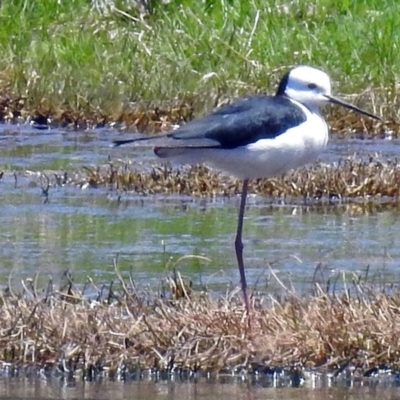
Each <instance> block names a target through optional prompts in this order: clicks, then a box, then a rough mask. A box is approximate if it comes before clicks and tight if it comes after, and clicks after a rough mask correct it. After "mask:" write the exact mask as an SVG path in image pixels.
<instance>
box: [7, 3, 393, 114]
mask: <svg viewBox="0 0 400 400" xmlns="http://www.w3.org/2000/svg"><path fill="white" fill-rule="evenodd" d="M160 3H161V2H158V1H155V0H154V9H153V11H152V13H149V14H147V15H145V16H143V17H140V15H139V14H138V12H137V11H136V10H133V9H131V10H125V11H128V12H129V13H130V14H129V15H130V17H128V16H126V15H123V14H121V13H119V12H108V13H101V12H99V10H98V9H96V8H95V7H93V6H92V5H91V2H90V1H88V0H71V1H62V2H59V1H56V0H48V1H46V2H43V1H39V0H30V1H28V0H25V1H22V0H3V1H2V3H1V8H0V89H1V91H2V92H3V93H7V94H9V95H11V96H13V97H19V96H22V97H27V103H26V106H27V107H28V108H29V107H37V106H38V105H39V104H41V105H42V107H50V105H51V106H52V107H53V108H57V107H69V108H71V109H73V110H77V109H79V110H83V111H90V112H93V111H94V110H96V109H98V110H101V111H102V112H104V113H105V114H106V115H108V116H111V118H112V117H113V116H117V115H119V114H120V113H121V112H123V111H124V110H125V109H127V108H132V103H140V104H142V105H145V106H149V105H151V106H152V107H153V106H164V105H166V104H172V105H175V104H179V103H182V102H185V101H188V102H190V103H191V104H193V105H194V109H195V111H196V112H197V113H202V112H204V111H206V110H208V109H209V108H210V107H212V106H213V105H215V103H217V102H218V101H219V100H221V99H224V98H226V97H231V96H237V95H240V94H243V93H255V92H268V93H271V92H272V91H273V90H274V87H275V84H276V82H277V80H278V79H279V77H280V75H281V74H282V72H283V71H284V70H285V69H286V68H287V67H289V66H291V65H293V64H301V63H304V64H310V65H313V66H317V67H321V68H323V69H325V70H326V71H327V72H328V73H329V74H330V75H331V76H332V78H333V80H334V81H335V82H336V85H335V89H336V90H337V91H339V92H341V93H359V92H363V91H364V90H367V89H373V90H374V91H376V92H377V93H378V92H379V93H380V96H381V97H382V93H383V97H382V100H383V101H385V102H386V104H391V103H393V102H394V101H395V100H396V98H397V92H396V90H397V88H396V82H398V81H399V72H398V71H399V65H400V51H399V48H400V24H399V23H398V21H399V15H400V2H397V1H394V0H392V1H386V2H382V1H380V0H364V1H350V0H339V1H338V0H319V1H318V2H314V3H313V2H309V1H308V0H297V1H289V0H278V1H276V0H250V1H239V0H225V1H224V0H180V1H178V0H175V1H171V2H170V3H169V4H160ZM385 112H387V110H385ZM396 113H397V108H396V109H393V110H391V111H389V116H390V115H391V116H394V115H396Z"/></svg>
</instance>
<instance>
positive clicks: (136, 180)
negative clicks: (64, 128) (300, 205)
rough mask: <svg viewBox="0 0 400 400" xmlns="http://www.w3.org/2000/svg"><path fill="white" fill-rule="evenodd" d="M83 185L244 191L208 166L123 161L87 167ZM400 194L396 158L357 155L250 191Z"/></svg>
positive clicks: (321, 195)
mask: <svg viewBox="0 0 400 400" xmlns="http://www.w3.org/2000/svg"><path fill="white" fill-rule="evenodd" d="M70 182H72V183H75V184H78V185H80V186H84V185H89V186H92V187H97V186H99V185H111V186H113V187H115V188H117V189H119V190H120V191H121V192H123V191H130V192H134V193H142V194H171V193H178V194H186V195H195V196H213V195H223V196H228V195H236V194H238V193H240V191H241V182H240V181H239V180H238V179H235V178H232V177H228V176H224V175H222V174H219V173H217V172H215V171H213V170H211V169H209V168H207V167H205V166H195V167H187V168H185V167H183V168H179V169H173V168H171V167H170V166H168V165H164V166H162V165H158V166H155V167H153V168H152V170H151V171H148V172H143V171H139V170H137V169H136V168H135V166H132V165H130V164H125V163H123V162H116V163H115V164H114V163H110V164H108V165H107V166H104V167H98V168H94V169H91V168H87V169H85V171H84V174H80V175H78V176H75V177H71V179H70ZM399 190H400V165H399V164H398V163H397V160H382V159H381V158H379V157H378V156H371V157H370V158H369V159H367V160H361V159H357V158H355V157H353V158H348V159H343V160H341V161H340V162H339V163H337V164H334V165H332V164H329V165H328V164H316V165H313V166H310V167H305V168H302V169H299V170H296V171H292V172H290V173H288V174H286V175H284V176H282V177H278V178H273V179H258V180H254V181H252V182H251V185H250V192H252V193H256V194H260V195H266V196H271V197H275V198H286V199H287V200H288V199H290V198H308V199H318V200H321V199H322V200H323V199H325V200H328V201H331V200H337V199H338V200H346V199H355V198H357V199H362V200H364V201H369V200H371V199H375V200H376V199H378V200H381V201H383V200H391V201H393V200H396V201H397V199H398V196H399Z"/></svg>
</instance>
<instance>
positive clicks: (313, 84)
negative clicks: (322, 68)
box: [307, 83, 317, 90]
mask: <svg viewBox="0 0 400 400" xmlns="http://www.w3.org/2000/svg"><path fill="white" fill-rule="evenodd" d="M307 86H308V88H309V89H311V90H314V89H316V88H317V85H316V84H315V83H309V84H308V85H307Z"/></svg>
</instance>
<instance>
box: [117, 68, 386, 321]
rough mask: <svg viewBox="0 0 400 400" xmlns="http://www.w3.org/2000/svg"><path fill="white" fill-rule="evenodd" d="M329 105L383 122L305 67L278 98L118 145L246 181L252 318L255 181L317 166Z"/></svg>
mask: <svg viewBox="0 0 400 400" xmlns="http://www.w3.org/2000/svg"><path fill="white" fill-rule="evenodd" d="M327 103H334V104H338V105H341V106H344V107H347V108H349V109H351V110H354V111H357V112H359V113H361V114H364V115H366V116H368V117H371V118H375V119H378V120H381V119H380V118H379V117H377V116H376V115H374V114H371V113H369V112H367V111H364V110H362V109H360V108H358V107H356V106H354V105H352V104H349V103H347V102H345V101H344V100H341V99H339V98H338V97H335V96H333V95H332V94H331V82H330V79H329V76H328V75H327V74H326V73H325V72H323V71H321V70H318V69H315V68H312V67H309V66H305V65H301V66H297V67H294V68H292V69H291V70H289V71H288V72H287V73H286V74H285V75H284V76H283V77H282V79H281V81H280V84H279V87H278V91H277V92H276V95H275V96H251V97H245V98H242V99H239V100H237V101H235V102H233V103H232V104H229V105H226V106H224V107H222V108H221V109H219V110H217V111H215V112H213V113H211V114H208V115H206V116H204V117H201V118H198V119H195V120H193V121H191V122H189V123H187V124H186V125H183V126H181V127H180V128H178V129H177V130H176V131H173V132H170V133H167V134H161V135H158V136H145V137H139V138H135V139H129V140H117V141H115V142H114V145H115V146H120V145H125V144H128V143H132V142H139V141H143V140H146V141H150V142H154V144H155V145H156V147H155V148H154V152H155V154H156V155H157V156H158V157H160V158H163V159H171V160H174V161H177V162H178V163H183V164H198V163H203V162H206V163H209V164H211V165H213V166H215V167H216V168H219V169H222V170H225V171H227V172H228V173H231V174H232V175H235V176H237V177H239V178H241V179H242V180H243V190H242V195H241V202H240V208H239V217H238V225H237V232H236V240H235V250H236V257H237V262H238V267H239V273H240V281H241V286H242V291H243V296H244V301H245V306H246V311H247V314H248V315H250V303H249V298H248V294H247V283H246V275H245V270H244V261H243V243H242V230H243V216H244V211H245V204H246V196H247V190H248V184H249V180H250V179H254V178H268V177H272V176H276V175H281V174H283V173H285V172H287V171H289V170H291V169H293V168H298V167H300V166H302V165H304V164H307V163H310V162H313V161H314V160H315V159H316V158H317V157H318V155H319V154H320V153H321V152H322V151H323V150H324V149H325V147H326V144H327V142H328V127H327V125H326V122H325V120H324V119H323V117H322V116H321V115H320V113H319V108H320V107H321V106H323V105H324V104H327Z"/></svg>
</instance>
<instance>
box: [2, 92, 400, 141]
mask: <svg viewBox="0 0 400 400" xmlns="http://www.w3.org/2000/svg"><path fill="white" fill-rule="evenodd" d="M351 97H352V98H351V99H349V100H350V101H352V102H355V103H356V104H361V105H362V106H363V107H364V108H366V109H369V110H371V108H372V109H373V110H375V112H376V113H377V114H378V115H380V116H382V117H383V118H384V120H385V122H384V123H382V122H377V121H375V120H372V119H370V118H365V117H362V118H360V116H359V114H357V113H349V112H348V110H347V109H344V108H338V107H330V108H329V109H328V110H326V112H325V113H324V114H325V115H326V119H327V121H328V124H329V126H330V128H331V131H332V132H333V133H334V134H336V135H338V136H343V137H348V136H355V135H356V136H360V135H362V136H365V135H368V136H370V137H384V136H385V135H387V133H388V132H390V134H391V135H392V137H395V138H396V137H398V136H399V133H400V124H399V121H398V120H396V119H393V118H392V117H390V118H385V115H390V116H392V115H393V112H392V109H393V107H396V105H395V104H394V105H388V104H387V101H385V100H384V98H385V96H383V98H382V94H380V91H379V90H377V91H375V92H373V91H372V90H370V91H367V92H366V93H364V94H361V95H358V96H351ZM232 100H234V99H226V98H223V99H222V100H221V101H220V102H217V103H216V108H218V107H219V106H220V105H223V104H226V103H227V102H230V101H232ZM396 100H397V97H396ZM197 103H202V101H201V99H196V98H193V99H184V100H175V101H170V102H168V101H164V102H163V105H162V106H160V107H152V106H149V105H148V104H140V103H129V104H127V105H121V107H119V111H118V112H110V111H107V110H102V109H100V108H99V107H94V106H90V105H87V106H86V107H85V108H78V109H75V108H71V107H70V106H65V107H61V106H57V107H55V106H53V105H52V104H51V103H50V102H49V101H47V100H46V99H42V100H41V102H40V103H39V104H32V103H31V101H30V100H29V99H28V98H27V97H13V96H9V95H6V94H3V95H0V122H11V123H13V122H21V120H22V121H37V122H38V123H40V124H50V125H51V126H56V127H59V126H61V127H70V128H75V129H87V128H95V127H97V126H104V125H111V126H113V127H116V128H117V129H121V130H130V131H139V132H146V133H157V132H161V131H164V132H165V131H168V130H170V129H171V126H172V125H173V124H177V123H179V124H182V123H185V122H187V121H190V120H191V119H193V118H195V117H197V116H199V112H198V110H197V111H196V109H197V107H196V104H197ZM371 104H373V107H371ZM382 104H383V106H382ZM378 105H381V106H380V107H378ZM209 111H211V110H209Z"/></svg>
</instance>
